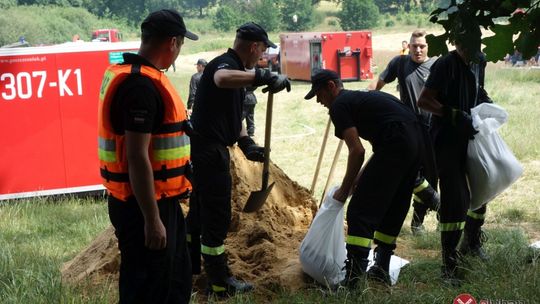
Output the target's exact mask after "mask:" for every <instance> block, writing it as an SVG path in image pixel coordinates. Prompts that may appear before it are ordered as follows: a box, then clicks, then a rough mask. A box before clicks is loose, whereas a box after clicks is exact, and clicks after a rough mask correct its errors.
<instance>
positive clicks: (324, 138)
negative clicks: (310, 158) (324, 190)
mask: <svg viewBox="0 0 540 304" xmlns="http://www.w3.org/2000/svg"><path fill="white" fill-rule="evenodd" d="M331 122H332V120H331V119H330V117H328V122H327V123H326V130H325V131H324V136H323V141H322V145H321V152H319V159H318V160H317V167H316V168H315V174H314V175H313V182H311V189H310V191H311V193H313V191H315V185H316V184H317V178H318V177H319V170H321V163H322V159H323V156H324V150H325V148H326V141H327V139H328V133H329V132H330V124H331Z"/></svg>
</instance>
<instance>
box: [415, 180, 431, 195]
mask: <svg viewBox="0 0 540 304" xmlns="http://www.w3.org/2000/svg"><path fill="white" fill-rule="evenodd" d="M427 187H429V183H428V181H427V180H426V179H424V182H423V183H421V184H420V185H418V186H416V187H415V188H414V190H413V193H418V192H420V191H422V190H424V189H426V188H427Z"/></svg>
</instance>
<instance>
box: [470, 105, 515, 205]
mask: <svg viewBox="0 0 540 304" xmlns="http://www.w3.org/2000/svg"><path fill="white" fill-rule="evenodd" d="M471 116H472V119H473V126H474V128H475V129H476V130H478V134H476V135H475V136H474V140H471V141H469V146H468V149H467V164H466V166H467V175H468V181H469V187H470V190H471V206H470V209H471V210H476V209H478V208H480V207H482V205H484V204H486V203H488V202H490V201H491V200H493V199H494V198H495V197H496V196H497V195H499V194H500V193H501V192H503V191H504V190H505V189H506V188H508V187H509V186H510V185H511V184H513V183H514V182H515V181H516V180H517V179H518V178H519V177H520V176H521V174H523V167H522V166H521V164H520V163H519V161H518V160H517V159H516V157H515V156H514V154H513V153H512V151H511V150H510V148H508V146H507V145H506V144H505V143H504V141H503V140H502V138H501V136H500V135H499V133H498V132H497V129H498V128H499V127H500V126H501V125H503V124H504V123H505V122H506V121H507V120H508V113H506V111H505V110H504V109H503V108H501V107H500V106H498V105H494V104H490V103H482V104H480V105H478V106H476V107H474V108H472V109H471Z"/></svg>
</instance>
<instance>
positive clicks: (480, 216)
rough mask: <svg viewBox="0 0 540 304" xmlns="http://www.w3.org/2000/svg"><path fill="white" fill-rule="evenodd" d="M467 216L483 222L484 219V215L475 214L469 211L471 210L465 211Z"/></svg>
mask: <svg viewBox="0 0 540 304" xmlns="http://www.w3.org/2000/svg"><path fill="white" fill-rule="evenodd" d="M467 216H468V217H472V218H473V219H475V220H483V219H485V218H486V215H485V214H480V213H476V212H474V211H471V210H469V211H467Z"/></svg>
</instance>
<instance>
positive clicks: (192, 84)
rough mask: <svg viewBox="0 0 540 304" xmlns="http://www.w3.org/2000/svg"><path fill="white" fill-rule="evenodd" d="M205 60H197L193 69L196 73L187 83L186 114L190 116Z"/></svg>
mask: <svg viewBox="0 0 540 304" xmlns="http://www.w3.org/2000/svg"><path fill="white" fill-rule="evenodd" d="M206 64H208V63H207V62H206V60H204V59H202V58H201V59H199V60H197V63H196V64H195V68H196V69H197V73H195V74H193V75H191V80H190V81H189V97H188V102H187V109H188V113H189V114H191V111H193V104H194V103H195V95H196V94H197V88H198V87H199V82H201V76H202V73H203V71H204V68H205V67H206Z"/></svg>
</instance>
